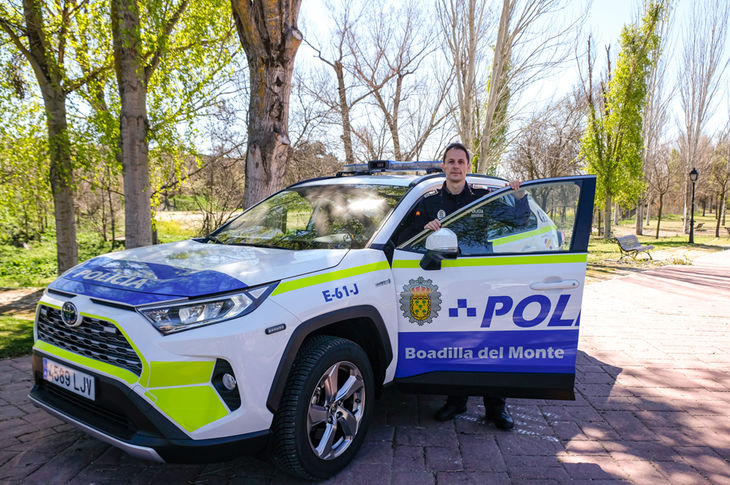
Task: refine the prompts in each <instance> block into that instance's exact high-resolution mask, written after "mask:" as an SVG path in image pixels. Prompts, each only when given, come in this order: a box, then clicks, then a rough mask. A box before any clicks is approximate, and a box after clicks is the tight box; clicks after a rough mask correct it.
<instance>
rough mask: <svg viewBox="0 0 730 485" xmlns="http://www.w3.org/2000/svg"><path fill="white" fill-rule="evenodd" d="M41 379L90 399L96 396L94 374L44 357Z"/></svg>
mask: <svg viewBox="0 0 730 485" xmlns="http://www.w3.org/2000/svg"><path fill="white" fill-rule="evenodd" d="M43 379H44V380H46V381H48V382H52V383H53V384H56V385H57V386H61V387H63V388H64V389H68V390H69V391H71V392H74V393H76V394H78V395H79V396H84V397H85V398H87V399H91V400H92V401H93V400H94V399H95V398H96V389H95V388H94V376H90V375H89V374H84V373H83V372H79V371H77V370H75V369H70V368H68V367H66V366H64V365H61V364H57V363H56V362H53V361H52V360H48V359H45V358H44V359H43Z"/></svg>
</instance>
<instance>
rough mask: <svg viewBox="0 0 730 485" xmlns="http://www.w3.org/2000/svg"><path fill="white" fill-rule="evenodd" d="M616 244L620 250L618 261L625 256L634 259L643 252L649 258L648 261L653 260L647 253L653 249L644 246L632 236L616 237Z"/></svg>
mask: <svg viewBox="0 0 730 485" xmlns="http://www.w3.org/2000/svg"><path fill="white" fill-rule="evenodd" d="M616 242H617V243H618V247H619V248H621V257H620V258H619V261H620V260H621V259H622V258H623V257H624V256H626V255H627V254H629V255H631V257H632V258H634V259H636V256H638V254H639V253H641V252H645V253H646V254H647V255H648V256H649V259H651V260H653V259H654V258H652V257H651V253H650V252H649V250H650V249H654V246H644V245H643V244H641V243H640V242H639V240H638V239H637V237H636V236H634V235H633V234H630V235H628V236H620V237H617V238H616Z"/></svg>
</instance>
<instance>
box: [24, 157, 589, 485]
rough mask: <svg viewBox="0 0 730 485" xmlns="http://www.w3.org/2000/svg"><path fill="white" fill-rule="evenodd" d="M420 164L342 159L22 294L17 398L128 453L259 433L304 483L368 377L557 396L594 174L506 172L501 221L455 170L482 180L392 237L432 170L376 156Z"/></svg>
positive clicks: (369, 396) (343, 440)
mask: <svg viewBox="0 0 730 485" xmlns="http://www.w3.org/2000/svg"><path fill="white" fill-rule="evenodd" d="M438 167H440V164H438V163H431V164H429V163H423V162H414V163H411V164H408V163H398V162H387V161H377V162H371V163H370V165H368V164H360V165H353V166H348V167H347V170H346V172H345V173H343V174H340V176H337V177H330V178H322V179H315V180H309V181H304V182H301V183H298V184H295V185H292V186H290V187H288V188H286V189H284V190H282V191H281V192H278V193H276V194H274V195H272V196H271V197H269V198H267V199H266V200H264V201H262V202H261V203H259V204H258V205H256V206H254V207H252V208H251V209H249V210H247V211H246V212H244V213H243V214H242V215H240V216H239V217H238V218H236V219H234V220H233V221H231V222H229V223H228V224H226V225H224V226H223V227H221V228H220V229H218V230H216V231H215V232H214V233H212V234H211V235H210V236H208V237H206V238H202V239H193V240H189V241H182V242H177V243H170V244H163V245H159V246H151V247H144V248H138V249H133V250H127V251H121V252H116V253H111V254H107V255H105V256H100V257H97V258H94V259H91V260H89V261H86V262H85V263H82V264H80V265H78V266H76V267H74V268H73V269H71V270H69V271H67V272H66V273H64V274H63V275H62V276H61V277H59V278H58V279H57V280H56V281H54V282H53V283H52V284H51V285H50V286H49V287H48V289H47V291H46V292H45V294H44V296H43V297H42V299H41V301H40V303H39V305H38V308H37V312H36V323H35V344H34V346H33V357H32V359H33V374H34V377H35V385H34V387H33V389H32V391H31V393H30V397H31V399H32V400H33V402H35V403H36V404H37V405H39V406H41V407H42V408H44V409H46V410H48V411H49V412H50V413H51V414H53V415H55V416H58V417H60V418H61V419H63V420H65V421H67V422H70V423H73V424H75V425H77V426H79V427H80V428H82V429H83V430H84V431H86V432H87V433H89V434H91V435H93V436H95V437H97V438H99V439H101V440H103V441H106V442H108V443H111V444H113V445H114V446H117V447H119V448H121V449H123V450H125V451H126V452H128V453H130V454H132V455H134V456H137V457H141V458H146V459H151V460H156V461H169V462H181V461H182V462H185V461H187V462H191V461H220V460H222V459H227V458H231V457H233V456H236V455H238V454H241V453H252V452H256V451H259V450H262V449H267V450H268V453H270V455H271V456H272V457H273V459H274V461H275V462H276V463H278V464H279V465H280V466H282V467H283V468H285V469H286V470H288V471H289V472H291V473H293V474H295V475H298V476H301V477H304V478H309V479H316V478H324V477H328V476H331V475H333V474H334V473H336V472H337V471H338V470H340V469H341V468H342V467H344V466H345V465H346V464H347V463H348V462H349V461H350V460H351V459H352V458H353V456H354V455H355V453H356V452H357V450H358V448H359V447H360V445H361V444H362V441H363V437H364V435H365V433H366V431H367V428H368V422H369V420H370V419H371V415H372V410H373V407H374V399H375V395H376V391H377V390H378V389H379V388H380V387H381V386H383V385H384V384H389V383H395V384H396V385H398V386H399V388H401V389H402V390H404V391H405V392H418V393H438V394H447V393H468V394H471V395H475V394H476V395H481V394H490V393H493V394H496V395H501V396H507V397H527V398H544V399H572V398H573V397H574V396H573V383H574V374H575V361H576V352H577V345H578V330H579V328H580V310H581V298H582V291H583V284H584V277H585V269H586V252H587V245H588V237H589V234H590V227H591V214H592V211H593V197H594V192H595V178H594V177H593V176H576V177H567V178H557V179H549V180H540V181H531V182H526V183H524V184H523V185H522V189H523V190H525V191H526V193H527V194H528V195H527V197H528V198H529V199H528V200H529V214H527V216H526V217H520V218H517V219H515V218H510V217H507V216H503V215H504V214H509V212H510V211H509V210H503V209H504V208H505V207H509V206H514V205H515V198H514V197H513V195H512V191H511V189H509V188H508V187H505V185H506V183H505V181H504V180H502V179H498V178H494V177H486V176H476V175H474V176H469V177H468V179H467V182H468V183H470V184H472V185H473V186H482V187H486V188H490V189H494V190H492V191H491V192H490V193H489V195H486V196H485V197H483V198H482V199H480V200H477V201H475V202H473V203H472V204H470V205H468V206H466V207H464V208H463V209H461V210H460V211H458V212H455V213H453V214H451V215H450V216H448V217H446V218H445V219H444V220H443V221H442V226H443V229H441V230H440V231H438V232H436V233H429V232H428V231H421V232H420V233H418V234H415V235H412V233H411V234H408V237H405V236H404V234H406V232H405V231H407V230H408V229H409V227H408V226H409V224H410V221H411V220H412V219H413V218H414V217H415V211H416V208H417V206H418V203H419V201H420V200H421V199H422V198H423V197H427V196H429V194H432V193H433V191H434V190H435V189H437V188H439V187H440V186H441V185H442V184H443V182H444V177H443V175H442V174H439V173H428V174H426V175H420V176H419V175H414V174H409V175H406V174H403V173H401V174H397V173H394V170H395V171H401V172H402V171H406V170H412V169H423V168H425V169H426V171H427V172H428V171H432V170H433V169H436V168H438ZM374 172H381V173H378V174H377V175H375V174H374ZM498 206H499V207H501V209H502V210H498V211H495V210H493V209H494V208H496V207H498ZM518 219H519V220H518Z"/></svg>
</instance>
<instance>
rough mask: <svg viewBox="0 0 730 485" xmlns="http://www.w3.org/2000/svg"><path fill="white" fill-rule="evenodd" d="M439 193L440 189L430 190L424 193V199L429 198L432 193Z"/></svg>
mask: <svg viewBox="0 0 730 485" xmlns="http://www.w3.org/2000/svg"><path fill="white" fill-rule="evenodd" d="M438 193H439V191H438V190H432V191H430V192H426V193H425V194H424V196H423V198H424V199H428V198H429V197H431V196H432V195H436V194H438Z"/></svg>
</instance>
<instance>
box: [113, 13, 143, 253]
mask: <svg viewBox="0 0 730 485" xmlns="http://www.w3.org/2000/svg"><path fill="white" fill-rule="evenodd" d="M111 16H112V34H113V44H114V63H115V67H116V71H117V83H118V85H119V97H120V99H121V112H120V115H119V118H120V119H119V123H120V127H119V128H120V129H119V148H120V150H119V151H120V153H121V157H122V161H123V174H124V243H125V247H127V248H136V247H139V246H149V245H150V244H152V220H151V207H150V196H151V190H150V181H149V160H148V158H147V155H148V142H147V130H148V128H149V125H148V121H147V79H146V74H145V68H144V64H143V60H142V57H141V54H140V53H141V50H142V43H141V38H140V22H139V10H138V8H137V2H136V0H112V8H111Z"/></svg>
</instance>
